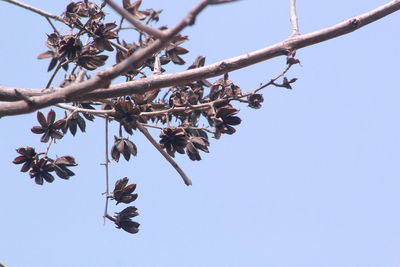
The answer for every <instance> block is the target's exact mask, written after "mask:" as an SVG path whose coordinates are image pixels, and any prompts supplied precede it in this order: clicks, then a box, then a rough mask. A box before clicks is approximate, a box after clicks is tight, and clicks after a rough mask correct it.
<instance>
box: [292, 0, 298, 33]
mask: <svg viewBox="0 0 400 267" xmlns="http://www.w3.org/2000/svg"><path fill="white" fill-rule="evenodd" d="M290 23H291V24H292V36H297V35H299V34H300V33H299V23H298V19H297V12H296V0H290Z"/></svg>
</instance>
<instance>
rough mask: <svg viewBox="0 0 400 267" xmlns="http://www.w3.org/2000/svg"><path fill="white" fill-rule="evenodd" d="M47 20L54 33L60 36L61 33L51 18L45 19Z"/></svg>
mask: <svg viewBox="0 0 400 267" xmlns="http://www.w3.org/2000/svg"><path fill="white" fill-rule="evenodd" d="M45 18H46V20H47V21H48V22H49V24H50V26H51V27H52V28H53V31H54V32H55V33H57V35H60V32H59V31H58V30H57V28H56V26H54V24H53V22H51V20H50V18H49V17H45Z"/></svg>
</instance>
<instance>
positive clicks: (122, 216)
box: [111, 177, 140, 234]
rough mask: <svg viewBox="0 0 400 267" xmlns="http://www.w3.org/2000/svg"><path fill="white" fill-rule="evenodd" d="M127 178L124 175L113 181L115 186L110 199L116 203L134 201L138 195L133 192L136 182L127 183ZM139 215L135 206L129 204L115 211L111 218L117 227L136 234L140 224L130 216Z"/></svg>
mask: <svg viewBox="0 0 400 267" xmlns="http://www.w3.org/2000/svg"><path fill="white" fill-rule="evenodd" d="M128 182H129V179H128V178H127V177H124V178H122V179H119V180H118V181H116V182H115V187H114V190H113V193H112V195H111V199H113V200H115V201H116V203H115V204H116V205H118V204H119V203H124V204H130V203H131V202H133V201H135V200H136V199H137V197H138V195H137V194H133V192H134V191H135V189H136V184H129V185H128ZM137 215H139V213H138V212H137V208H136V207H135V206H129V207H127V208H125V209H123V210H122V211H120V212H116V213H115V216H114V217H113V218H111V220H112V221H114V223H115V224H116V226H117V228H122V229H123V230H125V231H126V232H128V233H131V234H136V233H137V232H139V226H140V224H139V223H137V222H135V221H132V220H131V218H133V217H136V216H137Z"/></svg>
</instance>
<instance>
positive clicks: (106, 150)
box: [103, 117, 110, 224]
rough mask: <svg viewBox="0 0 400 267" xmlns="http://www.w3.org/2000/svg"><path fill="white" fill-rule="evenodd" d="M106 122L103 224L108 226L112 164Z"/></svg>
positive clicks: (106, 122) (106, 121)
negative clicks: (109, 168) (110, 165)
mask: <svg viewBox="0 0 400 267" xmlns="http://www.w3.org/2000/svg"><path fill="white" fill-rule="evenodd" d="M104 121H105V157H104V158H105V162H104V163H103V165H104V167H105V171H106V191H105V201H106V203H105V205H104V215H103V224H106V218H108V198H109V194H110V186H109V184H110V183H109V173H108V164H109V162H110V160H109V158H108V118H107V117H106V119H105V120H104Z"/></svg>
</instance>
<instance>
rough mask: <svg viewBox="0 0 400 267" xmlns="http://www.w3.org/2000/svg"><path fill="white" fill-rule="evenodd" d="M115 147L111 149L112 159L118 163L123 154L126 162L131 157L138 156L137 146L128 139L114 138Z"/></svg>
mask: <svg viewBox="0 0 400 267" xmlns="http://www.w3.org/2000/svg"><path fill="white" fill-rule="evenodd" d="M114 138H115V141H114V145H113V146H112V148H111V157H112V158H113V159H114V160H115V161H116V162H118V161H119V157H120V155H121V154H122V155H123V156H124V158H125V160H126V161H129V159H130V158H131V155H134V156H136V154H137V148H136V145H135V144H134V143H133V142H131V141H130V140H129V139H128V138H123V137H116V136H114Z"/></svg>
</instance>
